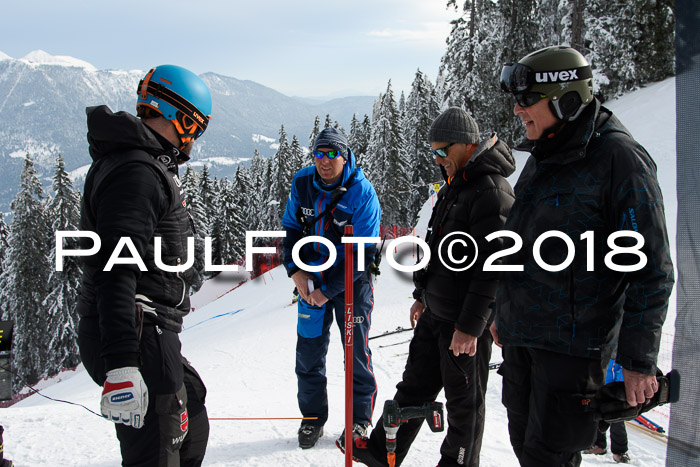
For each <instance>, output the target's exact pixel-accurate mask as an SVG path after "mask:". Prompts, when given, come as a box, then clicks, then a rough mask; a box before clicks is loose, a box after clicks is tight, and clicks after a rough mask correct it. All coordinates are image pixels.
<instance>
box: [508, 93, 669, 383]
mask: <svg viewBox="0 0 700 467" xmlns="http://www.w3.org/2000/svg"><path fill="white" fill-rule="evenodd" d="M529 149H530V150H531V152H532V156H531V157H530V158H529V159H528V161H527V164H526V165H525V167H524V168H523V171H522V174H521V175H520V178H519V179H518V182H517V184H516V185H515V193H516V200H515V204H514V205H513V208H512V210H511V212H510V216H509V217H508V221H507V222H506V225H505V229H506V230H511V231H514V232H516V233H518V234H519V235H520V236H521V238H522V240H523V245H522V248H520V249H518V251H517V252H515V253H512V254H509V255H508V256H506V257H504V264H508V265H522V266H523V269H524V270H523V271H522V272H506V273H504V276H503V280H502V281H501V286H500V288H499V293H498V298H497V300H496V310H497V317H496V320H497V321H496V323H497V328H498V334H499V339H500V342H501V343H502V344H506V345H515V346H528V347H535V348H540V349H545V350H550V351H554V352H559V353H564V354H569V355H574V356H579V357H590V358H608V357H610V356H611V354H612V352H613V350H614V347H615V345H616V344H617V357H616V361H617V362H618V363H620V364H621V365H622V366H623V367H625V368H627V369H628V370H633V371H638V372H642V373H646V374H654V372H655V368H656V367H655V365H656V356H657V354H658V351H659V343H660V338H661V327H662V325H663V322H664V319H665V315H666V307H667V305H668V297H669V294H670V293H671V289H672V287H673V266H672V264H671V257H670V253H669V245H668V236H667V233H666V224H665V216H664V208H663V199H662V196H661V190H660V188H659V183H658V181H657V178H656V165H655V164H654V161H653V160H652V159H651V157H650V156H649V154H648V153H647V152H646V151H645V150H644V148H643V147H642V146H641V145H640V144H639V143H637V142H636V141H635V140H634V139H633V138H632V136H631V135H630V134H629V132H628V131H627V130H626V129H625V127H624V126H623V125H622V124H621V123H620V121H619V120H618V119H617V118H616V117H615V116H613V115H612V112H610V111H609V110H607V109H606V108H604V107H602V106H601V105H600V103H599V102H598V101H596V102H595V103H593V104H591V105H589V106H588V108H587V109H586V110H584V113H582V114H581V116H580V117H579V118H578V119H576V120H575V121H573V122H570V123H568V124H567V125H566V126H565V127H564V128H563V129H562V131H561V132H560V133H559V134H558V135H557V136H555V137H554V138H552V139H549V140H546V139H545V140H538V141H536V142H534V144H533V143H532V142H530V144H529ZM548 231H560V232H563V233H564V234H566V235H567V236H568V237H569V238H570V239H571V241H572V242H573V246H574V248H573V249H572V253H571V254H572V255H573V262H572V263H571V265H569V266H568V267H566V268H565V269H563V270H561V271H558V272H551V271H547V270H545V269H544V268H543V267H542V265H541V264H538V263H537V261H536V260H535V257H534V255H533V248H534V244H535V240H536V239H537V238H538V237H540V235H542V234H543V233H544V232H548ZM620 231H635V232H638V233H639V234H641V235H642V236H643V237H644V246H643V247H642V248H641V253H642V254H643V255H645V256H646V258H647V264H646V266H645V267H643V268H641V269H639V270H636V271H630V272H617V271H614V270H612V269H611V268H609V267H608V266H607V265H606V263H605V257H606V255H607V254H608V252H610V251H611V248H610V247H609V246H608V243H607V242H608V237H609V236H610V235H611V234H613V233H615V232H620ZM585 232H592V240H591V239H589V238H588V237H586V238H584V239H582V238H581V235H582V234H584V233H585ZM588 235H591V234H590V233H589V234H588ZM616 243H617V244H618V245H621V246H633V245H635V243H636V241H635V240H633V239H631V238H629V237H627V238H622V239H618V240H617V241H616ZM539 250H540V253H541V258H542V260H543V261H544V263H547V264H550V265H558V264H561V263H564V261H565V260H566V258H567V256H568V254H569V252H568V248H567V246H566V243H565V241H564V240H562V239H559V238H550V239H548V240H545V241H544V243H543V244H542V246H541V248H539ZM589 258H590V260H591V261H592V262H593V264H592V269H593V270H591V271H589V270H588V269H589V266H588V261H589ZM612 260H613V262H614V263H617V264H621V265H634V264H635V263H637V262H638V260H639V259H638V258H637V256H635V255H633V254H617V255H615V256H613V257H612ZM540 263H542V261H540ZM618 336H619V337H618Z"/></svg>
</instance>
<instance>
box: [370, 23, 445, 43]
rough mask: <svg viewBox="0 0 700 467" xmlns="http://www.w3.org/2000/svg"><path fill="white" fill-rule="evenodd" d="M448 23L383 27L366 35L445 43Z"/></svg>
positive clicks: (388, 38)
mask: <svg viewBox="0 0 700 467" xmlns="http://www.w3.org/2000/svg"><path fill="white" fill-rule="evenodd" d="M450 28H451V26H450V24H449V23H446V22H428V23H420V24H419V25H418V27H417V28H412V29H398V28H384V29H374V30H371V31H369V32H367V33H365V34H366V35H367V36H370V37H374V38H378V39H386V40H390V41H395V42H421V43H426V42H429V43H432V45H440V46H441V47H443V46H444V45H445V38H446V37H447V36H448V35H449V33H450Z"/></svg>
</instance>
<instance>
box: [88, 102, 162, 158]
mask: <svg viewBox="0 0 700 467" xmlns="http://www.w3.org/2000/svg"><path fill="white" fill-rule="evenodd" d="M85 113H86V114H87V127H88V133H87V140H88V144H89V145H90V156H91V157H92V159H93V160H97V159H99V158H101V157H104V156H106V155H108V154H111V153H114V152H123V151H129V150H133V149H141V150H144V151H146V152H148V153H149V154H161V153H162V152H163V149H164V147H163V144H162V143H161V141H159V139H158V138H157V137H156V135H155V134H154V132H152V131H151V130H149V129H148V127H147V126H146V125H144V124H143V122H141V120H140V119H139V118H137V117H135V116H133V115H131V114H130V113H128V112H116V113H113V112H112V111H111V110H110V108H109V107H107V106H106V105H100V106H97V107H88V108H87V109H85Z"/></svg>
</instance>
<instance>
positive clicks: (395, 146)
mask: <svg viewBox="0 0 700 467" xmlns="http://www.w3.org/2000/svg"><path fill="white" fill-rule="evenodd" d="M405 148H406V145H405V143H404V141H403V135H402V132H401V125H400V120H399V111H398V108H397V107H396V101H395V100H394V93H393V91H392V89H391V81H389V83H388V85H387V89H386V93H385V94H382V95H380V97H379V99H377V102H375V108H374V116H373V121H372V135H371V138H370V142H369V149H368V152H369V153H370V154H371V155H372V157H371V158H370V159H367V162H370V161H372V163H371V164H367V166H368V171H369V174H368V175H367V176H368V179H369V180H370V181H371V182H372V184H373V185H374V189H375V190H376V191H377V196H378V198H379V204H380V205H381V206H382V223H383V224H384V225H395V226H407V225H409V224H408V218H409V217H410V215H409V214H408V213H407V210H408V206H407V200H409V199H410V195H409V193H410V191H411V175H410V173H409V171H410V170H411V167H409V165H410V160H409V158H408V154H407V153H406V149H405Z"/></svg>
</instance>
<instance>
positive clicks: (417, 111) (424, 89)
mask: <svg viewBox="0 0 700 467" xmlns="http://www.w3.org/2000/svg"><path fill="white" fill-rule="evenodd" d="M438 115H439V108H438V103H437V101H436V99H435V90H434V88H433V85H432V83H431V82H430V80H429V79H428V77H427V76H425V75H424V74H423V73H422V72H421V71H420V70H418V71H417V72H416V76H415V78H414V79H413V84H412V85H411V92H410V93H409V95H408V99H407V100H406V111H405V113H404V119H403V121H402V125H401V126H402V128H403V133H404V140H405V141H406V152H407V153H408V157H409V159H410V161H411V162H410V167H412V169H413V171H412V174H411V183H412V185H413V187H414V189H413V190H411V192H410V194H411V202H410V209H409V212H410V213H411V214H413V216H411V218H410V219H409V220H410V223H409V224H408V225H414V224H415V220H416V219H415V216H417V215H418V212H419V211H420V208H421V207H422V206H423V203H425V200H426V199H427V198H428V193H429V187H428V184H432V183H435V182H439V181H441V180H442V175H441V174H440V170H439V168H438V165H437V164H436V163H435V158H434V157H433V155H432V153H431V152H430V143H429V142H428V132H429V131H430V125H432V122H433V120H435V118H437V116H438Z"/></svg>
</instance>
